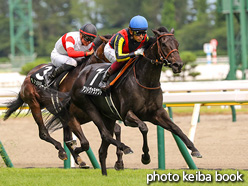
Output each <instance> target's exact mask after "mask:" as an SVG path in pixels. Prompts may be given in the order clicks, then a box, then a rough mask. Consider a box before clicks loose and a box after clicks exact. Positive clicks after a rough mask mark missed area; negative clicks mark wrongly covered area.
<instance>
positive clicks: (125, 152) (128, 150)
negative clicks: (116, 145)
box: [123, 147, 133, 154]
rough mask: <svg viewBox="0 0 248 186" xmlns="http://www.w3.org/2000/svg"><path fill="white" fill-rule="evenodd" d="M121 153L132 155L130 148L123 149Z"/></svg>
mask: <svg viewBox="0 0 248 186" xmlns="http://www.w3.org/2000/svg"><path fill="white" fill-rule="evenodd" d="M123 152H124V154H132V153H133V151H132V149H131V148H130V147H128V148H126V149H124V150H123Z"/></svg>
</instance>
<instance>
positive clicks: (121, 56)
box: [99, 15, 149, 91]
mask: <svg viewBox="0 0 248 186" xmlns="http://www.w3.org/2000/svg"><path fill="white" fill-rule="evenodd" d="M147 29H148V22H147V20H146V19H145V18H144V17H143V16H140V15H137V16H134V17H133V18H132V19H131V20H130V23H129V28H125V29H123V30H121V31H119V32H118V33H116V34H115V35H114V36H113V37H112V38H111V39H110V40H109V42H108V44H106V46H105V48H104V55H105V57H106V58H107V59H108V60H109V61H110V62H111V63H112V65H111V66H110V67H109V69H108V70H107V71H106V72H105V74H104V75H103V78H102V80H101V82H100V84H99V87H100V88H101V89H102V90H103V91H106V89H108V87H109V85H107V80H108V79H109V77H110V75H112V74H113V73H114V72H116V71H117V70H119V69H120V68H121V67H123V66H124V65H125V64H126V62H127V61H128V60H129V59H130V58H132V57H135V56H138V55H143V53H144V49H143V48H141V47H142V46H144V44H146V43H147V42H148V39H149V38H148V36H147V34H146V32H147Z"/></svg>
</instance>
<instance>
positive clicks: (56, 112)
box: [39, 87, 71, 133]
mask: <svg viewBox="0 0 248 186" xmlns="http://www.w3.org/2000/svg"><path fill="white" fill-rule="evenodd" d="M39 91H41V92H42V100H43V101H45V102H47V101H49V102H50V103H51V104H49V105H46V109H47V110H48V111H49V112H50V113H52V115H51V116H50V117H49V118H48V119H47V120H46V121H45V126H46V128H47V130H48V131H49V132H50V133H51V132H54V131H56V130H58V129H61V128H63V127H64V125H66V124H67V121H68V118H69V114H68V113H69V112H68V109H69V105H70V101H71V96H70V94H69V92H59V91H57V90H54V89H51V88H45V87H41V88H40V89H39ZM61 100H62V101H61Z"/></svg>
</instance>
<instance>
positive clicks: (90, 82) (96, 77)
mask: <svg viewBox="0 0 248 186" xmlns="http://www.w3.org/2000/svg"><path fill="white" fill-rule="evenodd" d="M134 61H135V58H132V59H130V60H129V61H128V62H127V63H126V64H125V66H124V67H123V68H122V69H121V70H120V72H116V73H114V74H112V75H111V76H110V78H109V79H108V82H107V83H108V84H109V85H110V87H112V86H113V85H114V84H115V83H116V82H117V80H119V79H120V80H119V82H118V84H117V85H116V86H118V85H119V84H120V82H121V81H122V80H123V79H124V78H125V76H124V77H122V76H123V74H124V73H125V72H126V71H127V69H128V67H129V66H131V65H132V64H133V63H134ZM110 65H111V64H109V63H106V65H104V66H101V67H99V68H97V69H96V70H95V71H94V72H93V73H91V74H90V76H89V77H88V79H87V81H86V82H85V84H84V86H83V88H82V90H81V93H83V94H87V95H92V96H100V95H105V94H106V93H107V94H109V91H107V92H106V93H105V92H103V91H102V90H101V89H100V88H99V83H100V81H101V79H102V77H103V75H104V73H105V72H106V70H108V68H109V67H110ZM126 74H127V73H126ZM120 77H122V78H120ZM110 90H111V89H110Z"/></svg>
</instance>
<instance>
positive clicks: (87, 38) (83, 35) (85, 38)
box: [81, 32, 95, 42]
mask: <svg viewBox="0 0 248 186" xmlns="http://www.w3.org/2000/svg"><path fill="white" fill-rule="evenodd" d="M81 33H82V32H81ZM82 37H83V38H84V40H85V41H90V42H92V41H93V40H94V39H95V37H93V36H88V35H85V34H83V33H82Z"/></svg>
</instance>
